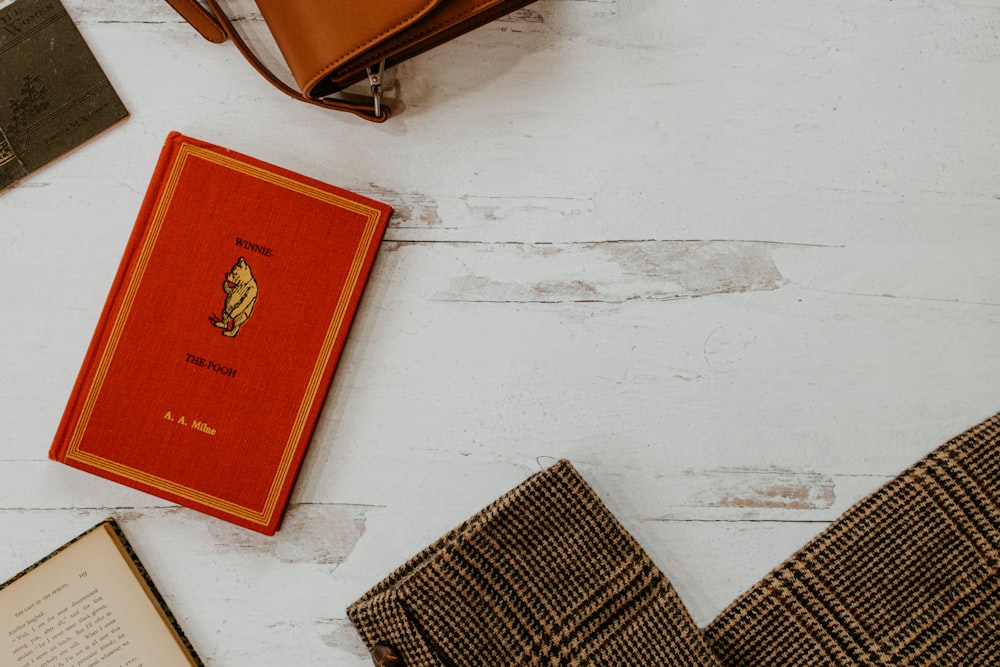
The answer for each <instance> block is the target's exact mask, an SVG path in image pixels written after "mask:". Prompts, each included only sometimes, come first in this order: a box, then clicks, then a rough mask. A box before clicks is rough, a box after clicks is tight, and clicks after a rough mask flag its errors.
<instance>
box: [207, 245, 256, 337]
mask: <svg viewBox="0 0 1000 667" xmlns="http://www.w3.org/2000/svg"><path fill="white" fill-rule="evenodd" d="M222 290H223V291H224V292H225V293H226V302H225V305H224V306H223V309H222V316H221V317H216V316H215V315H214V314H213V315H211V316H210V317H209V318H208V319H209V320H211V322H212V324H213V325H214V326H216V327H218V328H220V329H222V335H223V336H229V337H230V338H232V337H233V336H235V335H236V334H237V333H239V330H240V327H242V326H243V325H244V324H246V321H247V320H248V319H250V314H251V313H252V312H253V307H254V304H255V303H257V281H256V280H254V277H253V272H252V271H251V270H250V265H249V264H247V262H246V260H245V259H243V258H242V257H240V258H239V259H238V260H236V263H235V264H233V268H232V269H230V271H229V273H227V274H226V279H225V280H224V281H223V282H222Z"/></svg>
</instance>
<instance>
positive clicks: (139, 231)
mask: <svg viewBox="0 0 1000 667" xmlns="http://www.w3.org/2000/svg"><path fill="white" fill-rule="evenodd" d="M182 139H183V136H182V135H180V134H179V133H177V132H171V133H170V134H169V135H167V139H166V141H165V142H164V145H163V149H162V151H161V152H160V157H159V159H158V160H157V162H156V167H155V169H154V171H153V176H152V178H151V179H150V186H149V188H148V189H147V190H146V196H145V198H144V199H143V202H142V206H141V207H140V209H139V214H138V216H137V217H136V221H135V226H134V227H133V228H132V233H131V235H130V236H129V239H128V242H127V243H126V245H125V250H124V252H123V253H122V260H121V263H120V264H119V265H118V272H117V273H116V274H115V278H114V281H113V282H112V284H111V289H110V291H109V293H108V298H107V301H105V302H104V308H103V309H102V311H101V316H100V318H99V319H98V321H97V326H96V327H95V329H94V335H93V337H92V338H91V340H90V346H89V347H88V349H87V353H86V356H84V360H83V364H82V366H81V368H80V373H79V374H78V375H77V378H76V382H75V383H74V384H73V389H72V391H71V392H70V395H69V400H68V401H67V404H66V410H65V411H64V412H63V417H62V419H61V420H60V422H59V426H58V428H57V430H56V433H55V436H54V437H53V440H52V446H51V447H50V448H49V458H50V459H52V460H53V461H63V462H65V460H66V452H67V450H68V449H69V444H70V439H71V436H72V433H73V431H74V430H75V428H76V425H77V423H78V421H79V418H80V410H81V406H82V404H83V401H84V399H85V398H86V393H87V387H88V385H89V384H90V382H91V380H92V379H93V376H94V363H95V362H96V360H97V359H99V358H100V352H101V350H102V349H103V347H104V345H105V344H106V343H107V336H108V327H109V326H110V325H111V323H112V322H113V321H114V318H113V314H114V312H115V310H116V308H117V306H118V304H119V301H120V294H121V289H122V286H123V285H124V284H125V280H126V278H127V276H128V274H129V272H130V271H131V269H132V266H133V265H134V263H135V257H136V253H137V251H138V249H139V247H140V246H141V243H142V238H143V236H144V235H145V233H146V229H147V228H148V227H149V221H150V215H151V213H152V210H153V207H154V206H155V204H156V201H157V200H158V199H159V197H160V193H161V190H162V187H163V179H164V174H166V173H167V170H168V168H169V166H170V163H171V162H172V161H173V159H174V156H175V154H176V150H177V144H178V143H179V142H180V141H181V140H182Z"/></svg>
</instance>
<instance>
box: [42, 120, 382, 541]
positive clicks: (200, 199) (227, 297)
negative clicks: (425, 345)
mask: <svg viewBox="0 0 1000 667" xmlns="http://www.w3.org/2000/svg"><path fill="white" fill-rule="evenodd" d="M391 212H392V209H391V208H390V207H389V206H387V205H385V204H382V203H379V202H376V201H372V200H370V199H367V198H365V197H361V196H360V195H357V194H354V193H351V192H348V191H345V190H342V189H340V188H336V187H333V186H330V185H327V184H324V183H321V182H319V181H316V180H313V179H311V178H307V177H304V176H301V175H299V174H295V173H293V172H290V171H288V170H286V169H281V168H279V167H275V166H273V165H269V164H266V163H264V162H261V161H259V160H256V159H253V158H250V157H247V156H245V155H240V154H238V153H235V152H233V151H229V150H226V149H224V148H220V147H218V146H214V145H212V144H208V143H205V142H202V141H198V140H195V139H191V138H189V137H185V136H183V135H180V134H177V133H172V134H171V135H170V136H169V137H168V138H167V141H166V143H165V145H164V147H163V152H162V153H161V155H160V159H159V162H158V164H157V167H156V171H155V173H154V175H153V178H152V181H151V183H150V186H149V190H148V191H147V193H146V197H145V200H144V202H143V205H142V208H141V210H140V212H139V217H138V219H137V221H136V224H135V228H134V229H133V231H132V236H131V238H130V239H129V242H128V245H127V247H126V250H125V254H124V257H123V259H122V262H121V266H120V267H119V269H118V273H117V275H116V277H115V281H114V284H113V285H112V288H111V293H110V295H109V296H108V300H107V302H106V304H105V306H104V311H103V313H102V314H101V318H100V321H99V323H98V326H97V330H96V332H95V333H94V337H93V340H92V341H91V344H90V348H89V350H88V352H87V356H86V358H85V359H84V363H83V367H82V369H81V370H80V374H79V377H78V378H77V381H76V385H75V387H74V388H73V392H72V394H71V396H70V399H69V402H68V405H67V407H66V412H65V414H64V415H63V418H62V422H61V423H60V425H59V430H58V431H57V433H56V436H55V439H54V442H53V444H52V448H51V450H50V451H49V456H50V458H52V459H55V460H57V461H62V462H64V463H66V464H68V465H71V466H74V467H77V468H80V469H82V470H86V471H88V472H91V473H94V474H96V475H100V476H102V477H106V478H108V479H112V480H115V481H117V482H120V483H122V484H127V485H128V486H131V487H134V488H136V489H140V490H142V491H146V492H148V493H151V494H153V495H156V496H159V497H161V498H165V499H168V500H171V501H173V502H177V503H180V504H181V505H185V506H188V507H192V508H194V509H198V510H201V511H203V512H206V513H208V514H211V515H214V516H217V517H220V518H222V519H226V520H228V521H232V522H233V523H236V524H239V525H242V526H245V527H247V528H251V529H253V530H256V531H259V532H262V533H265V534H268V535H271V534H274V532H275V531H276V530H277V528H278V525H279V524H280V521H281V517H282V513H283V511H284V509H285V506H286V504H287V502H288V497H289V495H290V493H291V490H292V485H293V483H294V481H295V477H296V474H297V473H298V470H299V466H300V464H301V462H302V457H303V455H304V453H305V450H306V446H307V445H308V442H309V439H310V437H311V434H312V430H313V426H314V425H315V422H316V418H317V416H318V413H319V410H320V408H321V406H322V404H323V401H324V399H325V396H326V392H327V389H328V387H329V384H330V381H331V379H332V377H333V372H334V368H335V366H336V364H337V360H338V358H339V357H340V353H341V350H342V349H343V347H344V342H345V339H346V337H347V332H348V328H349V327H350V324H351V320H352V318H353V316H354V313H355V310H356V308H357V306H358V302H359V299H360V298H361V293H362V290H363V288H364V285H365V281H366V279H367V277H368V274H369V271H370V269H371V266H372V263H373V261H374V259H375V254H376V251H377V250H378V246H379V242H380V240H381V238H382V235H383V233H384V231H385V226H386V223H387V222H388V219H389V215H390V214H391Z"/></svg>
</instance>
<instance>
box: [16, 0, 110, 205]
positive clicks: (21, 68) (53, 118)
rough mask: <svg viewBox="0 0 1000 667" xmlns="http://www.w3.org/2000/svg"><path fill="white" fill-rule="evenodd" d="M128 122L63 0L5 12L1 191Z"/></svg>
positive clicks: (24, 0) (22, 1)
mask: <svg viewBox="0 0 1000 667" xmlns="http://www.w3.org/2000/svg"><path fill="white" fill-rule="evenodd" d="M127 116H128V111H127V110H126V109H125V106H124V105H123V104H122V102H121V100H120V99H119V98H118V95H117V93H115V91H114V89H113V88H112V87H111V84H110V83H109V82H108V79H107V77H106V76H105V75H104V71H103V70H102V69H101V66H100V65H99V64H98V62H97V60H96V59H95V58H94V55H93V54H92V53H91V52H90V48H89V47H88V46H87V43H86V42H84V41H83V37H82V36H81V35H80V32H79V31H78V30H77V28H76V25H74V24H73V20H72V19H71V18H70V16H69V14H67V13H66V9H65V8H64V7H63V6H62V4H61V3H60V2H59V0H17V1H16V2H14V3H13V4H11V5H8V6H7V7H4V8H3V9H0V190H2V189H3V188H5V187H7V186H9V185H11V184H12V183H14V182H15V181H17V180H18V179H20V178H21V177H23V176H27V175H28V174H30V173H31V172H33V171H35V170H36V169H38V168H39V167H41V166H42V165H45V164H47V163H48V162H51V161H52V160H54V159H55V158H57V157H59V156H60V155H62V154H63V153H66V152H68V151H69V150H71V149H73V148H75V147H77V146H79V145H80V144H82V143H83V142H84V141H86V140H87V139H89V138H91V137H92V136H94V135H95V134H97V133H98V132H100V131H102V130H104V129H106V128H108V127H110V126H111V125H113V124H114V123H116V122H118V121H120V120H121V119H123V118H125V117H127Z"/></svg>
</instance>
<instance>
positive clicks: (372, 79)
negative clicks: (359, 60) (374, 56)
mask: <svg viewBox="0 0 1000 667" xmlns="http://www.w3.org/2000/svg"><path fill="white" fill-rule="evenodd" d="M384 73H385V61H384V60H383V61H381V62H380V63H379V64H378V71H377V72H372V68H371V67H366V68H365V74H367V75H368V85H369V86H371V89H372V102H373V103H374V106H375V117H376V118H381V117H382V75H383V74H384Z"/></svg>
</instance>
